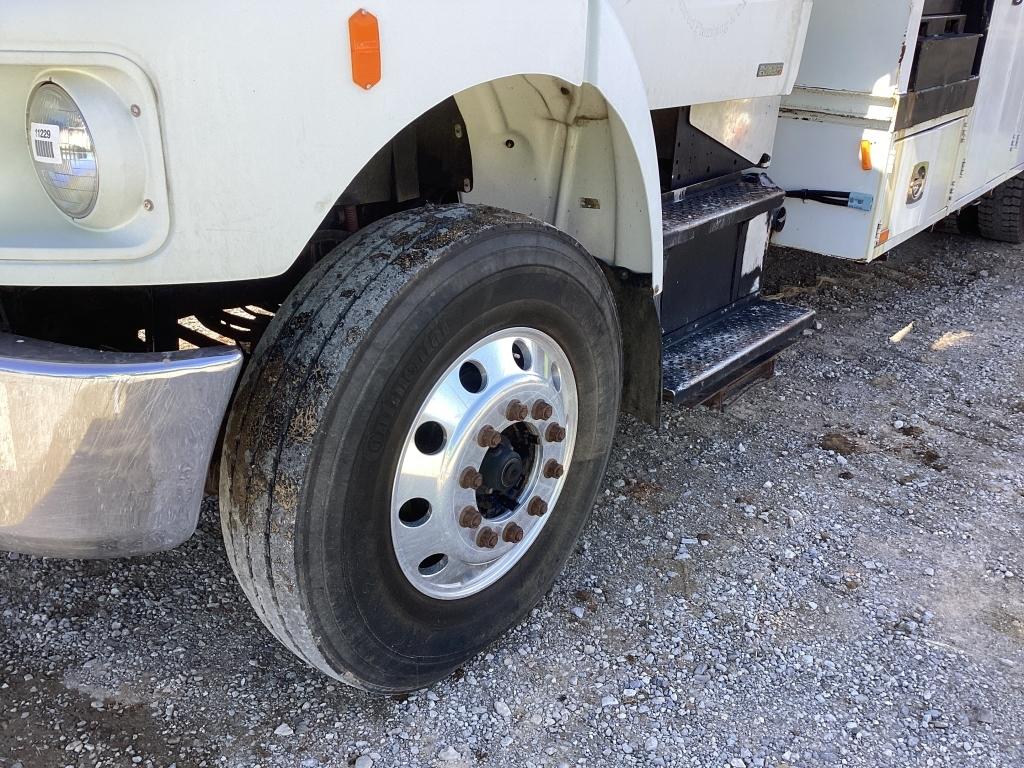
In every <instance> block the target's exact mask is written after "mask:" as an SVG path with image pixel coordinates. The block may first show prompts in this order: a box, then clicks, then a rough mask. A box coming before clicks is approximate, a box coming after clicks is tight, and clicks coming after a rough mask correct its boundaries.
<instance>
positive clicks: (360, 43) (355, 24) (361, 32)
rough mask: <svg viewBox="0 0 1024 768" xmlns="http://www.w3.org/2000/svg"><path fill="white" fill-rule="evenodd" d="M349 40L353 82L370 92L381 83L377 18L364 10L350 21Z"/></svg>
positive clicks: (354, 14)
mask: <svg viewBox="0 0 1024 768" xmlns="http://www.w3.org/2000/svg"><path fill="white" fill-rule="evenodd" d="M348 39H349V45H350V46H351V47H352V82H354V83H355V84H356V85H358V86H359V87H360V88H365V89H366V90H370V89H371V88H373V86H375V85H376V84H377V83H379V82H380V27H379V26H378V25H377V17H376V16H374V15H373V14H372V13H370V12H369V11H367V10H365V9H364V8H360V9H359V10H358V11H356V12H355V13H353V14H352V16H351V17H350V18H349V20H348Z"/></svg>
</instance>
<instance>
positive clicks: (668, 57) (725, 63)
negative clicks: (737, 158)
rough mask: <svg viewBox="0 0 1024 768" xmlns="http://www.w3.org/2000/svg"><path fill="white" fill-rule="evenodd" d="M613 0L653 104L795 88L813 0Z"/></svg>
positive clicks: (655, 106) (724, 98)
mask: <svg viewBox="0 0 1024 768" xmlns="http://www.w3.org/2000/svg"><path fill="white" fill-rule="evenodd" d="M610 2H611V4H612V6H613V7H614V8H615V10H616V12H617V13H618V14H619V17H620V18H621V19H622V25H623V27H624V28H625V30H626V34H627V35H629V39H630V41H631V42H632V45H633V50H634V51H635V53H636V59H637V62H638V63H639V65H640V73H641V75H642V76H643V79H644V82H645V83H646V84H647V95H648V98H649V100H650V103H651V109H660V108H662V107H675V106H685V105H691V104H700V103H704V102H712V101H729V100H732V99H745V98H752V97H757V96H778V95H781V94H784V93H788V92H789V91H790V90H791V89H792V87H793V82H794V79H795V77H796V72H797V69H798V68H799V66H800V54H801V51H802V50H803V42H804V35H805V33H806V31H807V21H808V18H809V16H810V10H811V3H810V0H672V1H671V2H666V0H610ZM777 65H778V66H777Z"/></svg>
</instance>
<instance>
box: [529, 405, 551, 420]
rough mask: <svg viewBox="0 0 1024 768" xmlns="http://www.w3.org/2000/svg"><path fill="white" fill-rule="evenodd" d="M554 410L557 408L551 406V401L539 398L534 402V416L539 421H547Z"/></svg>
mask: <svg viewBox="0 0 1024 768" xmlns="http://www.w3.org/2000/svg"><path fill="white" fill-rule="evenodd" d="M554 412H555V409H554V408H552V407H551V403H547V402H544V401H543V400H537V401H536V402H535V403H534V404H533V418H534V419H536V420H537V421H547V420H548V419H550V418H551V414H553V413H554Z"/></svg>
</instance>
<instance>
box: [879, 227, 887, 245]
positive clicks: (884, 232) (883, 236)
mask: <svg viewBox="0 0 1024 768" xmlns="http://www.w3.org/2000/svg"><path fill="white" fill-rule="evenodd" d="M888 242H889V230H888V229H883V230H882V231H881V232H879V233H878V243H877V245H885V244H886V243H888Z"/></svg>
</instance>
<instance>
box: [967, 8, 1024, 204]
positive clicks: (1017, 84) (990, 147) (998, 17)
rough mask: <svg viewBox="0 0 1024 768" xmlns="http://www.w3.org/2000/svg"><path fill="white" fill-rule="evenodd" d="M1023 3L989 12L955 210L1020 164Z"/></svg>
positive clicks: (1023, 87)
mask: <svg viewBox="0 0 1024 768" xmlns="http://www.w3.org/2000/svg"><path fill="white" fill-rule="evenodd" d="M1022 129H1024V5H1013V4H1012V2H1011V1H1010V0H1000V2H997V3H996V5H995V8H994V12H993V17H992V23H991V26H990V28H989V34H988V40H987V42H986V44H985V56H984V58H983V59H982V65H981V83H980V85H979V87H978V99H977V101H976V103H975V106H974V111H973V114H972V115H971V118H970V123H969V130H968V137H967V146H966V149H965V156H964V164H963V169H962V171H961V174H960V179H959V181H958V183H957V187H956V195H957V201H956V203H955V206H956V207H961V206H962V205H966V204H967V203H970V202H971V201H972V200H974V199H975V198H977V197H979V196H980V195H982V194H983V193H985V192H987V191H988V190H989V189H991V188H992V187H993V186H994V185H995V184H996V183H998V182H999V181H1001V180H1002V179H1004V178H1006V176H1007V175H1009V172H1010V171H1011V170H1014V169H1016V168H1017V167H1018V166H1020V164H1021V163H1022V162H1024V148H1022V146H1021V145H1022V144H1024V142H1022V141H1021V139H1020V136H1021V131H1022Z"/></svg>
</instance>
